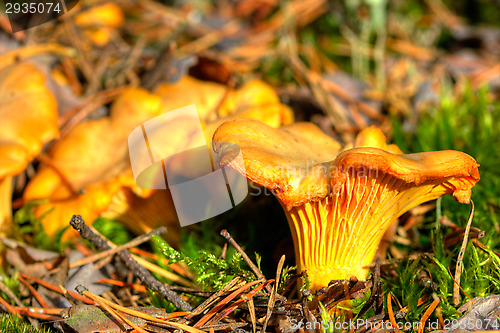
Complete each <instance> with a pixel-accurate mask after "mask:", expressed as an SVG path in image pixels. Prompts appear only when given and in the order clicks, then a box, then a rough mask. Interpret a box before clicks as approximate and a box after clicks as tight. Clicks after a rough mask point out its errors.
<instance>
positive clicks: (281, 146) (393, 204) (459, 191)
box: [213, 120, 479, 289]
mask: <svg viewBox="0 0 500 333" xmlns="http://www.w3.org/2000/svg"><path fill="white" fill-rule="evenodd" d="M385 140H386V139H385V136H384V135H383V133H382V132H381V131H380V130H379V129H377V128H375V127H370V128H368V129H365V130H364V131H362V132H361V133H360V134H359V135H358V137H357V139H356V142H355V144H354V148H352V149H347V150H344V151H341V147H340V145H339V144H338V143H337V142H336V141H335V140H333V139H331V138H330V137H328V136H327V135H326V134H324V133H322V132H321V131H320V130H319V129H318V128H317V127H316V126H314V125H312V124H309V123H297V124H293V125H289V126H285V127H282V128H279V129H272V128H270V127H268V126H266V125H264V124H262V123H259V122H257V121H252V120H236V121H231V122H227V123H225V124H223V125H221V126H220V127H219V128H218V129H217V131H216V132H215V134H214V138H213V142H214V149H215V151H216V152H218V153H219V163H220V164H221V165H229V166H231V167H232V168H234V169H236V170H238V171H239V172H240V173H242V170H245V171H246V173H245V175H246V177H247V178H249V179H250V180H252V181H254V182H256V183H258V184H260V185H263V186H265V187H268V188H270V189H272V190H273V193H274V194H275V196H276V197H277V198H278V200H279V201H280V203H281V204H282V206H283V207H284V210H285V213H286V216H287V219H288V222H289V226H290V229H291V233H292V236H293V241H294V246H295V255H296V261H297V269H298V270H299V271H301V270H306V271H307V274H308V277H309V280H310V281H311V284H312V286H311V287H312V288H313V289H319V288H321V287H323V286H326V285H328V283H329V282H330V281H331V280H334V279H349V278H350V277H351V276H355V277H356V278H358V279H360V280H365V279H366V277H367V274H368V269H367V268H366V266H367V265H369V264H370V263H371V261H372V260H373V258H374V255H375V253H376V250H377V246H378V244H379V242H380V240H381V238H382V236H383V234H384V232H385V231H386V230H387V228H388V227H389V225H391V223H393V222H394V221H395V220H396V219H397V218H398V217H399V216H401V214H403V213H404V212H406V211H408V210H409V209H411V208H412V207H415V206H417V205H419V204H421V203H423V202H426V201H429V200H432V199H436V198H438V197H441V196H443V195H446V194H453V195H454V196H455V197H456V198H457V200H458V201H460V202H462V203H468V202H469V201H470V195H471V188H472V187H473V186H474V185H475V183H476V182H477V181H478V180H479V172H478V166H479V165H478V164H477V163H476V161H475V160H474V159H473V158H472V157H470V156H469V155H467V154H465V153H462V152H458V151H439V152H426V153H417V154H407V155H403V154H402V153H401V151H400V150H399V148H397V147H396V146H394V145H387V144H386V142H385ZM227 142H230V143H235V145H232V144H227ZM238 147H239V148H238ZM240 149H241V154H242V156H243V160H244V169H243V168H242V167H243V166H242V165H239V164H238V163H237V162H234V161H233V156H235V154H237V153H238V152H239V150H240ZM240 163H241V162H240Z"/></svg>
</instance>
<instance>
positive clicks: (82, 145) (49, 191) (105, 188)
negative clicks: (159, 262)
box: [24, 77, 293, 244]
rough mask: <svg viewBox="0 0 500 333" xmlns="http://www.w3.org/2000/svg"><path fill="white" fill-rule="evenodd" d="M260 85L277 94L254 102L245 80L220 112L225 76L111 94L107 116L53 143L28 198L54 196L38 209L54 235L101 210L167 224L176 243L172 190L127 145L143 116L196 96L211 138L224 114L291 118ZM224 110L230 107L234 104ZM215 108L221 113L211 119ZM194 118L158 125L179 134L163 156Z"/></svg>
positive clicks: (140, 225)
mask: <svg viewBox="0 0 500 333" xmlns="http://www.w3.org/2000/svg"><path fill="white" fill-rule="evenodd" d="M260 86H261V87H262V88H261V89H260V90H258V89H253V91H264V90H265V92H266V93H268V94H272V95H271V96H269V97H267V100H266V105H260V104H258V103H257V102H259V103H260V101H262V100H263V98H262V97H261V98H260V99H259V100H258V101H257V102H256V101H253V100H251V99H249V98H247V97H248V95H249V94H248V93H247V94H242V93H241V91H245V90H243V89H244V88H245V87H246V85H244V86H243V88H241V89H239V90H236V91H235V92H234V93H231V94H230V96H233V95H232V94H238V96H239V98H238V99H236V98H234V99H233V98H231V101H232V102H233V104H232V105H233V108H232V112H233V114H232V115H229V114H228V115H226V114H224V118H218V117H219V116H218V115H217V112H216V111H215V109H217V107H218V106H219V105H218V104H222V105H224V106H225V105H226V103H220V101H221V100H225V99H224V96H225V91H226V90H227V87H225V86H223V85H220V84H214V83H207V82H202V81H198V80H195V79H193V78H189V77H185V78H183V79H181V80H180V81H179V82H177V83H172V84H164V85H162V86H161V87H160V88H159V89H158V93H150V92H148V91H146V90H144V89H140V88H130V89H126V90H124V92H123V93H122V94H121V95H120V96H119V97H118V98H117V99H116V100H115V101H114V102H113V104H112V106H111V108H110V114H109V116H108V117H104V118H101V119H98V120H88V121H82V122H81V123H79V124H78V125H77V126H75V127H74V128H73V129H72V130H71V131H70V132H69V133H68V134H67V135H66V136H65V137H63V138H61V140H59V142H57V143H56V144H55V145H54V147H53V149H51V150H50V152H49V153H48V161H49V162H50V163H51V165H48V164H47V165H43V166H41V167H40V169H39V170H38V172H37V174H36V175H35V177H34V178H33V179H32V180H31V181H30V182H29V184H28V186H27V189H26V191H25V193H24V199H25V200H32V199H49V201H48V202H46V203H44V204H42V205H40V206H38V207H37V208H36V209H35V213H36V215H37V216H42V215H45V213H48V214H46V216H45V217H44V219H43V222H42V223H43V225H44V229H45V232H46V233H47V234H49V235H53V234H55V233H56V232H57V231H59V230H60V229H61V228H62V227H64V226H67V223H68V221H69V220H70V218H71V216H72V215H73V214H77V213H78V214H79V215H82V216H83V218H84V219H85V220H86V221H90V222H92V221H94V220H95V219H96V218H97V217H98V216H104V217H107V218H110V219H115V220H118V221H121V222H123V223H124V224H125V225H127V226H128V227H129V228H130V229H131V230H132V231H133V232H136V233H141V232H147V231H150V230H151V229H153V228H156V227H158V226H159V225H168V226H169V231H170V232H169V233H168V234H167V239H168V241H169V242H170V243H171V244H175V243H176V239H178V238H179V237H178V232H179V229H180V227H179V224H178V223H177V219H176V214H175V210H174V206H173V203H172V199H171V197H170V195H169V193H167V192H166V191H161V193H159V192H158V191H155V190H147V189H143V188H140V187H139V186H137V185H136V184H135V181H134V178H133V175H132V170H131V167H130V156H129V152H128V146H127V143H128V141H127V138H128V136H129V134H130V133H131V132H132V131H133V130H134V128H136V127H138V126H140V125H141V124H142V123H144V122H146V121H148V120H150V119H152V118H155V117H157V116H159V115H162V114H164V113H167V112H169V111H172V110H175V109H176V108H179V107H182V106H185V105H186V104H189V103H192V102H195V103H196V107H197V109H198V114H199V115H200V118H201V121H202V124H203V127H204V128H203V129H204V134H205V137H209V138H211V137H212V135H213V132H214V131H215V128H216V127H214V125H213V124H215V123H217V124H219V122H220V121H223V120H227V118H226V117H242V118H255V119H259V120H262V121H264V122H266V123H267V124H269V125H271V126H273V127H277V126H280V125H282V124H283V123H290V122H291V121H292V119H293V116H292V112H291V110H290V109H288V107H286V106H285V105H283V104H281V103H280V101H279V98H278V97H277V96H276V94H275V93H274V91H273V90H272V89H271V88H270V87H269V86H267V85H265V84H264V83H261V84H260ZM262 95H263V94H262V93H261V94H260V96H262ZM214 97H217V98H218V99H219V102H218V101H217V98H214ZM243 97H245V98H243ZM269 100H271V101H272V102H274V104H273V103H269ZM222 105H221V107H222ZM242 106H245V107H242ZM264 106H266V107H267V108H263V110H266V111H267V112H266V113H264V112H263V110H261V111H260V112H258V110H259V107H264ZM224 110H225V111H227V113H229V112H230V111H231V110H229V107H227V108H226V107H225V108H224ZM209 115H215V116H216V118H215V119H214V120H211V119H210V117H209ZM188 126H189V123H185V124H184V125H182V126H181V125H180V124H179V123H178V122H175V123H170V124H166V125H165V126H161V127H158V128H157V129H156V132H155V133H154V134H155V135H158V136H160V137H161V135H162V134H164V133H165V132H169V133H170V134H172V133H175V135H170V138H174V139H175V140H176V141H175V142H172V141H168V142H165V145H163V146H161V147H160V148H161V149H162V150H161V151H160V152H161V153H165V155H164V156H169V154H168V150H169V149H170V148H171V147H175V148H178V147H185V146H186V144H187V143H186V142H187V140H189V136H190V129H189V128H188ZM152 138H153V137H150V139H152ZM64 178H66V179H64ZM68 185H69V186H68ZM70 232H73V231H70ZM68 236H69V235H68V234H65V237H68Z"/></svg>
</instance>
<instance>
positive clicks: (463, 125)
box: [385, 88, 500, 321]
mask: <svg viewBox="0 0 500 333" xmlns="http://www.w3.org/2000/svg"><path fill="white" fill-rule="evenodd" d="M499 124H500V102H499V101H491V100H490V98H489V97H488V90H487V89H486V88H482V89H479V90H473V89H472V88H468V89H466V90H465V91H464V92H463V93H462V94H460V95H458V96H455V95H453V93H452V91H451V89H448V90H446V89H445V91H444V93H443V94H442V96H441V105H440V106H439V107H436V108H433V109H430V110H428V112H426V113H425V114H423V115H422V116H421V118H420V120H419V122H418V125H417V127H416V129H415V132H414V133H413V134H407V133H404V132H403V130H402V126H401V123H400V122H399V121H398V120H395V121H394V134H395V136H394V139H395V143H396V144H398V145H400V146H401V147H403V148H404V149H405V152H421V151H433V150H446V149H453V150H460V151H463V152H466V153H468V154H470V155H471V156H473V157H474V158H475V159H476V160H477V161H478V163H479V164H480V165H481V166H480V168H479V171H480V174H481V180H480V181H479V182H478V183H477V185H476V186H475V187H474V188H473V190H472V199H473V201H474V202H475V214H474V219H473V221H472V226H474V227H476V228H479V229H481V230H483V231H485V237H484V238H482V239H480V241H481V242H482V243H483V244H484V245H486V246H487V249H486V251H485V250H482V249H480V248H478V247H477V246H476V245H473V244H472V243H471V242H470V241H469V244H468V246H467V248H466V251H465V254H464V257H463V272H462V277H461V281H460V285H461V287H462V291H461V303H464V302H465V301H467V300H468V297H471V298H474V297H477V296H487V295H492V294H499V293H500V282H499V281H500V280H499V279H500V259H499V258H498V256H497V255H496V254H495V253H493V251H497V252H498V251H499V250H500V237H499V225H498V212H499V210H500V206H498V204H497V203H496V202H495V199H496V198H499V197H500V170H499V169H498V165H497V163H498V161H499V160H500V149H499V147H498V144H499V143H500V132H499V131H498V126H499ZM439 206H440V207H439ZM439 206H438V209H436V211H434V212H432V213H430V214H428V216H426V219H425V222H424V224H423V225H421V226H419V228H418V230H417V232H418V233H419V237H418V239H419V244H418V247H419V248H417V247H415V248H414V251H422V250H425V251H426V252H431V253H432V255H431V256H430V257H429V258H427V259H421V260H416V261H413V263H412V262H406V263H403V265H399V266H398V267H397V272H398V276H399V280H394V279H392V278H387V277H386V280H385V290H386V291H388V290H391V291H392V292H393V293H394V294H395V295H396V297H398V299H399V300H402V305H403V306H405V305H410V312H409V313H408V316H407V320H410V321H411V320H412V319H413V320H418V319H419V318H421V316H422V314H423V312H424V311H425V309H426V308H427V306H428V304H430V302H431V301H432V298H431V297H429V299H428V300H427V302H426V303H425V304H424V305H422V306H420V307H418V308H416V300H417V299H418V298H419V297H420V296H423V295H428V296H429V295H431V294H432V293H433V292H435V293H436V294H437V296H439V297H440V298H441V303H440V307H441V310H442V312H443V316H444V318H447V319H451V318H454V317H457V312H456V310H455V308H454V307H453V306H452V304H451V303H452V297H453V295H452V294H453V286H454V281H453V278H452V275H451V274H453V275H454V273H455V266H456V260H457V257H458V252H459V249H460V246H461V242H460V243H458V244H455V245H453V246H447V247H445V246H444V241H443V239H444V235H445V234H447V233H449V232H450V231H451V230H450V229H449V228H446V227H443V226H441V225H440V224H439V222H436V221H439V219H438V218H437V217H436V215H438V216H439V214H442V215H445V216H447V217H448V218H450V219H451V221H453V222H454V223H455V224H457V225H459V226H461V227H465V225H466V223H467V219H468V216H469V213H470V206H469V205H463V204H460V203H458V202H457V201H456V200H454V198H453V197H452V196H446V197H443V198H442V201H441V204H440V205H439ZM425 240H431V242H430V243H429V244H430V246H429V245H428V244H427V242H426V241H425ZM419 273H420V274H422V273H424V274H425V275H426V276H428V277H429V279H430V280H431V281H432V282H433V283H434V288H432V286H431V285H427V284H425V283H424V282H423V281H422V280H421V279H418V278H417V277H418V274H419Z"/></svg>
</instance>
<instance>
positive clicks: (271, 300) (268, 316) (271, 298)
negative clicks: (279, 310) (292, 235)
mask: <svg viewBox="0 0 500 333" xmlns="http://www.w3.org/2000/svg"><path fill="white" fill-rule="evenodd" d="M284 264H285V255H282V256H281V258H280V261H279V263H278V268H277V270H276V281H275V282H274V288H273V289H272V291H271V296H269V303H268V304H267V314H266V318H265V319H264V324H263V326H262V332H265V331H266V328H267V323H268V322H269V319H271V314H272V313H273V309H274V303H275V301H276V295H277V294H278V285H279V283H280V277H281V271H282V270H283V265H284Z"/></svg>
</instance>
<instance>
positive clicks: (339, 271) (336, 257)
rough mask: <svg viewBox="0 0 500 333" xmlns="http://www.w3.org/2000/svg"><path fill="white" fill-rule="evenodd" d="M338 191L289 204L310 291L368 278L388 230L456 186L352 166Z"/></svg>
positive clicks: (299, 265)
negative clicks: (418, 182)
mask: <svg viewBox="0 0 500 333" xmlns="http://www.w3.org/2000/svg"><path fill="white" fill-rule="evenodd" d="M350 173H351V174H353V175H354V177H347V179H346V181H345V182H344V183H343V184H336V186H335V187H336V193H332V194H331V195H330V196H326V197H325V198H323V199H322V200H320V201H311V202H307V203H305V204H302V205H300V206H295V207H292V208H290V209H286V207H284V208H285V212H286V215H287V219H288V222H289V225H290V230H291V232H292V236H293V241H294V245H295V246H294V247H295V255H296V261H297V269H298V270H299V271H302V270H306V271H307V274H308V278H309V281H310V282H311V286H310V287H311V289H319V288H321V287H323V286H326V285H328V283H329V282H330V281H331V280H340V279H349V278H350V277H351V276H355V277H356V278H358V279H359V280H366V277H367V274H368V269H367V268H365V267H366V266H368V265H369V264H370V263H371V262H372V260H373V258H374V256H375V254H376V251H377V247H378V245H379V243H380V240H381V239H382V236H383V235H384V232H385V231H386V230H387V228H388V227H389V226H390V225H391V224H392V223H393V222H394V221H395V220H396V219H397V218H398V217H399V216H401V215H402V214H403V213H404V212H406V211H408V210H409V209H411V208H413V207H415V206H417V205H419V204H421V203H423V202H426V201H429V200H432V199H436V198H438V197H440V196H442V195H445V194H450V193H451V192H452V189H451V188H450V187H448V186H446V185H445V184H437V183H436V182H431V181H430V182H428V183H426V184H422V185H421V186H418V187H416V186H414V185H413V184H411V183H406V182H404V181H403V180H400V179H397V178H394V177H392V176H390V175H388V174H381V175H380V174H379V176H378V177H376V176H374V175H373V174H370V173H368V174H366V173H363V174H362V175H361V176H360V175H359V174H357V173H356V171H354V170H351V171H350Z"/></svg>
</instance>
